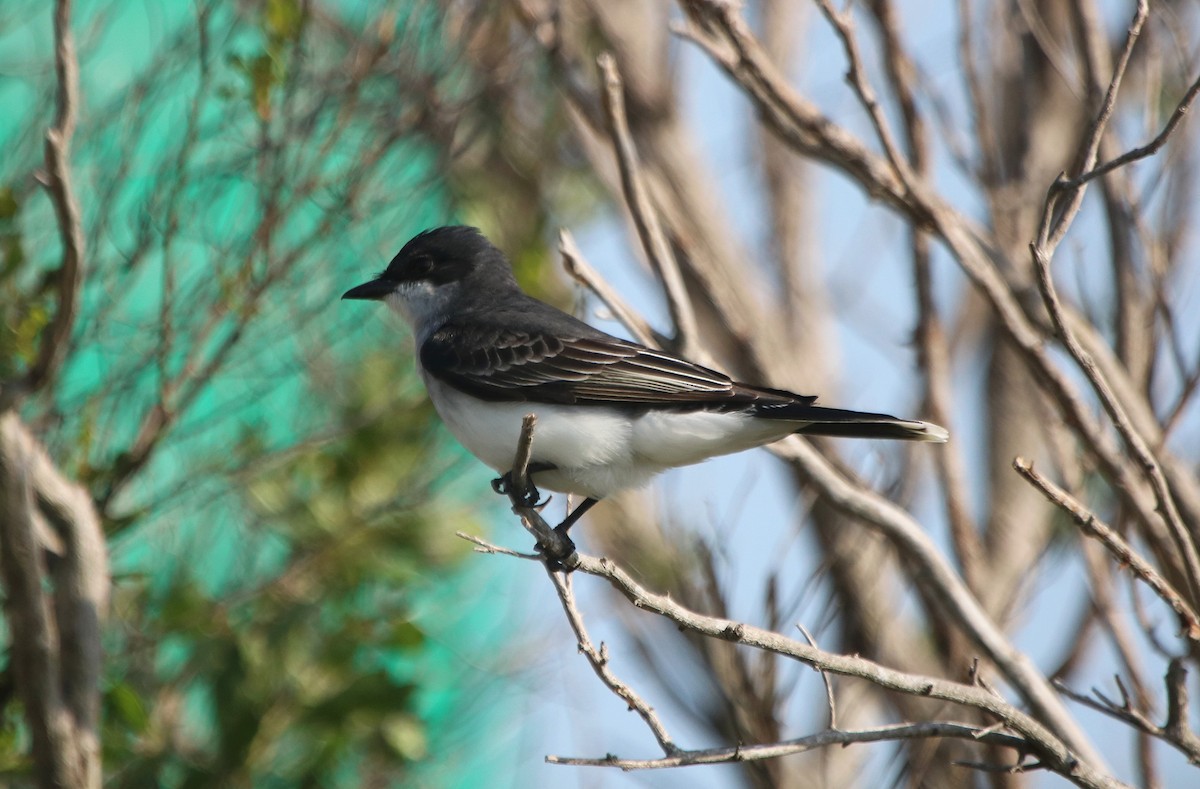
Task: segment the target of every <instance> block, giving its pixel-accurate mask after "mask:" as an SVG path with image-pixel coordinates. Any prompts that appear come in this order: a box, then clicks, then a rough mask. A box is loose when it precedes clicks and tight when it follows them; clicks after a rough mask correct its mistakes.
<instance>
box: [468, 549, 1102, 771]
mask: <svg viewBox="0 0 1200 789" xmlns="http://www.w3.org/2000/svg"><path fill="white" fill-rule="evenodd" d="M472 541H473V542H476V544H480V543H481V541H478V540H472ZM483 545H484V546H485V549H487V550H490V549H491V546H487V544H486V543H484V544H483ZM499 552H503V553H513V554H515V553H516V552H508V551H499ZM539 558H540V557H539ZM575 569H576V571H577V572H583V573H586V574H588V575H595V576H598V577H600V578H603V579H605V580H606V581H608V582H609V583H610V584H611V585H612V586H613V588H614V589H616V590H617V591H618V592H620V593H621V594H622V595H623V596H624V597H625V598H626V599H628V600H629V601H630V603H632V604H633V605H634V607H636V608H639V609H642V610H645V611H649V612H651V613H655V614H658V615H660V616H663V617H666V618H667V619H669V620H671V621H672V622H674V623H675V624H676V625H677V626H679V627H681V628H683V629H685V630H690V631H692V632H695V633H698V634H701V635H705V636H709V637H714V638H720V639H723V640H726V641H731V642H734V643H736V644H741V645H743V646H747V647H751V648H755V649H762V650H765V651H767V652H771V653H774V654H776V655H782V656H784V657H790V658H793V659H796V660H798V661H800V662H802V663H805V664H806V665H808V666H811V667H812V668H814V669H816V670H818V671H822V672H829V673H833V674H841V675H844V676H851V677H858V678H860V679H864V680H867V681H868V682H871V683H874V684H875V685H878V686H880V687H882V688H886V689H888V690H893V691H897V692H900V693H907V694H910V695H914V696H921V697H926V698H934V699H940V700H942V701H949V702H953V703H956V704H962V705H964V706H968V707H973V708H975V709H979V710H982V711H984V712H987V713H989V714H991V715H993V716H995V717H996V718H997V719H998V720H999V721H1000V722H1001V723H1003V724H1004V726H1005V727H1007V728H1008V729H1010V730H1012V731H1013V732H1015V733H1016V734H1015V735H1005V737H1006V739H1004V740H1003V742H1000V741H999V740H996V743H997V744H1002V745H1006V746H1009V747H1014V748H1017V749H1018V750H1021V751H1023V752H1028V753H1033V754H1036V755H1037V756H1038V757H1039V759H1040V760H1041V764H1042V765H1043V766H1044V767H1045V769H1047V770H1050V771H1052V772H1055V773H1058V774H1060V775H1062V776H1064V777H1066V778H1067V779H1068V780H1070V781H1072V782H1073V783H1075V784H1076V785H1078V786H1085V787H1096V788H1097V789H1099V788H1100V787H1105V788H1107V789H1115V788H1116V787H1123V786H1125V784H1123V783H1121V782H1120V781H1117V780H1116V779H1114V778H1112V777H1110V776H1108V775H1105V774H1104V773H1102V772H1100V771H1099V770H1098V769H1097V768H1096V767H1094V766H1093V765H1091V764H1090V763H1088V762H1086V761H1083V760H1081V759H1080V758H1079V757H1078V756H1077V755H1076V754H1075V753H1073V752H1072V751H1071V749H1070V748H1069V747H1068V746H1067V745H1066V744H1064V743H1063V741H1062V740H1060V739H1059V738H1058V737H1057V736H1056V735H1055V734H1054V733H1053V732H1051V730H1050V729H1047V728H1046V727H1045V726H1043V725H1042V724H1041V723H1039V722H1038V721H1037V720H1035V719H1034V718H1032V717H1030V716H1029V715H1028V714H1026V713H1024V712H1022V711H1021V710H1020V709H1019V708H1017V707H1016V706H1014V705H1012V704H1009V703H1008V702H1007V701H1005V700H1004V699H1003V698H1002V697H1000V696H999V695H997V694H996V693H995V692H993V691H989V690H986V689H984V688H981V687H976V686H973V685H964V684H962V683H958V682H952V681H950V680H945V679H939V678H936V677H929V676H922V675H917V674H909V673H906V672H902V671H895V670H893V669H889V668H886V667H884V666H881V665H879V664H878V663H875V662H874V661H871V660H867V659H865V658H861V657H855V656H849V655H839V654H835V653H832V652H825V651H824V650H821V649H818V648H816V647H813V646H811V645H809V644H806V643H804V642H802V641H797V640H795V639H792V638H788V637H786V636H783V635H780V634H779V633H773V632H771V631H769V630H765V629H763V628H759V627H755V626H753V625H748V624H745V623H742V622H735V621H732V620H729V619H723V618H720V617H714V616H706V615H704V614H700V613H697V612H695V611H692V610H691V609H688V608H685V607H684V606H682V605H680V604H679V603H677V602H675V601H674V600H672V599H671V598H670V597H667V596H665V595H659V594H655V593H653V592H651V591H649V590H647V589H646V588H644V587H643V586H641V584H639V583H638V582H637V581H635V580H634V579H633V578H632V577H631V576H630V575H629V574H628V573H627V572H625V571H624V570H622V569H621V568H620V567H618V566H617V565H615V564H614V563H613V562H611V561H609V560H608V559H603V558H596V557H593V556H587V555H584V554H579V555H578V563H577V564H576V567H575ZM552 577H557V576H553V574H552ZM556 588H558V587H557V585H556ZM560 595H561V592H560ZM622 698H624V697H622ZM995 733H996V730H995V728H994V727H986V728H983V727H970V732H969V735H968V736H970V737H971V738H977V737H978V738H979V739H983V740H985V741H990V740H989V737H990V736H991V735H992V734H995ZM840 734H846V733H844V732H825V733H824V734H823V735H816V736H818V737H820V736H830V737H833V738H834V739H833V740H831V742H838V741H839V740H837V739H836V738H837V737H838V736H839V735H840ZM848 736H849V737H850V738H854V737H855V736H857V735H856V734H855V733H853V732H851V733H848ZM913 736H915V735H913ZM931 736H932V735H931ZM950 736H957V735H950ZM880 739H887V738H886V737H883V738H880ZM851 741H853V740H851ZM732 750H733V751H736V750H738V749H737V748H735V749H732ZM683 753H684V754H686V753H689V752H683ZM672 755H678V754H673V753H671V752H669V751H668V756H672ZM736 758H737V757H736V756H729V757H726V758H725V759H724V760H726V761H728V760H734V759H736ZM552 759H553V757H552ZM554 760H555V761H560V760H558V759H554ZM564 763H584V762H575V761H571V762H564ZM586 763H588V764H599V765H604V764H609V763H613V764H614V765H615V766H622V765H619V764H616V763H615V762H610V760H607V759H600V760H591V761H587V762H586ZM697 763H698V762H697ZM647 766H656V765H647ZM662 766H672V765H667V764H664V765H662Z"/></svg>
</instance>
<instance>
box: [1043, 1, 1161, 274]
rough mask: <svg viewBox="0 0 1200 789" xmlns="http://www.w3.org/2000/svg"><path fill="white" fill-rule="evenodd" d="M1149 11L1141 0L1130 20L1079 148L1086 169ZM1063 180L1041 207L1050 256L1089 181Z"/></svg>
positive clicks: (1046, 252) (1103, 130)
mask: <svg viewBox="0 0 1200 789" xmlns="http://www.w3.org/2000/svg"><path fill="white" fill-rule="evenodd" d="M1149 14H1150V4H1149V3H1148V2H1147V0H1138V3H1137V10H1136V11H1135V12H1134V16H1133V21H1132V22H1130V25H1129V32H1128V34H1127V35H1126V37H1125V46H1124V47H1123V48H1122V50H1121V56H1120V57H1119V58H1118V59H1117V65H1116V68H1115V69H1114V70H1113V76H1112V79H1111V80H1110V81H1109V83H1108V89H1107V90H1106V91H1105V94H1104V101H1103V103H1102V104H1101V106H1100V111H1099V112H1098V113H1097V115H1096V119H1095V120H1094V121H1092V125H1091V127H1090V128H1089V129H1088V134H1087V137H1085V138H1084V141H1083V144H1082V145H1081V146H1080V151H1079V160H1078V161H1079V165H1078V167H1079V169H1080V170H1081V171H1085V172H1086V171H1087V170H1089V169H1091V168H1092V166H1093V165H1094V164H1095V162H1096V155H1097V152H1098V151H1099V150H1100V140H1101V138H1103V136H1104V132H1105V130H1106V129H1107V128H1108V121H1109V118H1111V117H1112V113H1113V109H1114V108H1115V107H1116V103H1117V91H1118V90H1120V87H1121V81H1122V80H1123V79H1124V77H1125V68H1126V67H1127V66H1128V65H1129V58H1130V57H1131V56H1132V54H1133V47H1134V44H1136V43H1137V40H1138V37H1139V36H1140V35H1141V32H1142V26H1143V25H1144V24H1145V23H1146V17H1147V16H1149ZM1060 183H1062V182H1061V181H1056V182H1055V183H1054V185H1052V186H1051V187H1050V191H1049V192H1048V193H1047V195H1046V204H1045V206H1044V208H1043V209H1042V220H1041V226H1040V228H1039V229H1038V235H1037V239H1038V240H1037V246H1038V247H1039V248H1041V249H1043V250H1044V251H1045V254H1046V255H1047V257H1049V256H1051V255H1053V254H1054V249H1055V247H1057V246H1058V244H1059V242H1061V241H1062V239H1063V236H1065V235H1066V233H1067V230H1068V229H1070V227H1071V222H1072V221H1073V220H1074V219H1075V215H1076V213H1078V211H1079V206H1080V204H1081V202H1082V201H1083V194H1084V186H1085V184H1086V183H1087V182H1086V181H1084V182H1082V183H1080V184H1079V185H1078V186H1075V187H1072V188H1069V189H1066V188H1063V187H1061V186H1059V184H1060ZM1064 198H1065V199H1066V200H1067V203H1066V205H1062V202H1061V201H1062V199H1064Z"/></svg>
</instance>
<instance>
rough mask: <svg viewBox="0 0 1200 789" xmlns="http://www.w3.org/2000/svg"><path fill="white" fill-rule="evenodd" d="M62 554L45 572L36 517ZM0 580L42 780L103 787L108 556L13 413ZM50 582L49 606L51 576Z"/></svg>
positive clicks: (4, 424) (87, 511) (0, 425)
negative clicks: (102, 702)
mask: <svg viewBox="0 0 1200 789" xmlns="http://www.w3.org/2000/svg"><path fill="white" fill-rule="evenodd" d="M38 517H44V519H45V521H47V522H48V524H49V525H50V527H51V528H52V529H53V530H54V531H55V533H56V536H57V537H59V538H60V540H61V544H62V556H61V558H59V559H57V560H56V561H55V562H54V567H53V569H52V570H51V571H49V572H48V568H47V562H46V561H45V559H44V554H43V551H42V547H41V545H39V542H38V540H37V539H36V537H35V526H34V524H35V521H36V520H37V518H38ZM0 578H2V579H3V585H4V589H5V593H6V594H5V608H6V613H7V616H8V621H9V623H10V628H11V631H12V632H13V633H14V634H19V637H17V638H14V639H12V640H11V645H10V647H11V649H12V664H13V668H14V671H15V673H16V677H17V687H18V691H19V692H20V694H21V699H22V702H23V703H24V706H25V716H26V720H27V721H28V724H29V729H30V735H31V740H32V742H33V760H34V773H35V775H37V776H38V781H39V783H40V784H41V785H44V786H71V787H84V788H86V789H96V788H97V787H99V786H100V740H99V731H98V726H99V720H100V660H101V655H100V622H101V619H102V618H103V616H104V613H105V609H106V607H107V602H108V562H107V555H106V553H105V547H104V536H103V533H102V532H101V530H100V522H99V519H98V518H97V517H96V513H95V510H94V509H93V508H92V506H91V501H90V499H88V497H87V495H86V494H85V493H84V492H83V491H82V490H81V489H79V488H78V487H76V486H75V485H73V484H71V483H70V482H68V481H67V480H66V479H64V478H63V477H62V475H61V474H60V473H59V472H58V470H57V468H55V467H54V464H53V463H52V462H51V461H50V458H49V457H48V456H47V455H46V453H45V450H44V449H43V448H42V447H41V446H40V445H39V444H38V442H37V441H36V440H35V439H34V438H33V436H32V435H30V433H29V432H28V430H26V429H25V427H24V425H22V424H21V422H20V419H19V418H18V417H17V415H16V414H15V413H13V412H11V411H9V412H8V413H6V414H4V415H3V416H0ZM48 578H52V579H53V583H52V587H53V601H54V606H53V608H51V607H50V605H48V599H49V596H48V595H47V593H46V588H45V587H46V585H47V579H48Z"/></svg>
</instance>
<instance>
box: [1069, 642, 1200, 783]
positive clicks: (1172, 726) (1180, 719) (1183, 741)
mask: <svg viewBox="0 0 1200 789" xmlns="http://www.w3.org/2000/svg"><path fill="white" fill-rule="evenodd" d="M1164 682H1165V685H1166V691H1167V720H1166V723H1164V724H1163V725H1162V726H1159V725H1157V724H1156V723H1154V722H1153V721H1152V720H1150V716H1149V715H1147V714H1146V713H1145V712H1143V711H1142V710H1140V709H1138V708H1136V707H1134V706H1133V705H1132V704H1130V702H1129V698H1128V696H1127V694H1124V692H1123V691H1122V701H1121V702H1120V703H1117V702H1115V701H1113V700H1112V699H1110V698H1108V697H1107V696H1106V695H1105V694H1104V693H1102V692H1101V691H1100V690H1098V689H1097V688H1092V695H1091V696H1088V695H1086V694H1083V693H1079V692H1078V691H1074V690H1071V689H1070V688H1068V687H1066V686H1065V685H1063V684H1062V683H1057V685H1058V689H1059V691H1060V692H1062V694H1063V695H1064V696H1067V697H1068V698H1071V699H1074V700H1075V701H1077V702H1079V703H1080V704H1082V705H1084V706H1085V707H1088V708H1090V709H1093V710H1096V711H1097V712H1101V713H1103V714H1105V715H1107V716H1109V717H1110V718H1114V719H1116V720H1119V721H1122V722H1124V723H1127V724H1129V725H1130V726H1132V727H1133V728H1135V729H1137V730H1138V731H1141V732H1145V733H1146V734H1149V735H1151V736H1152V737H1158V738H1160V739H1162V740H1163V741H1165V742H1167V743H1170V744H1171V745H1173V746H1174V747H1175V748H1177V749H1178V750H1179V751H1180V752H1181V753H1183V754H1185V755H1186V756H1187V757H1188V760H1189V761H1191V763H1192V764H1200V736H1197V735H1196V733H1195V732H1194V731H1192V729H1191V727H1190V725H1189V720H1190V717H1189V716H1190V712H1189V710H1188V687H1187V668H1186V667H1185V666H1184V662H1183V659H1182V658H1172V660H1171V662H1170V664H1169V665H1168V666H1167V674H1166V676H1165V677H1164Z"/></svg>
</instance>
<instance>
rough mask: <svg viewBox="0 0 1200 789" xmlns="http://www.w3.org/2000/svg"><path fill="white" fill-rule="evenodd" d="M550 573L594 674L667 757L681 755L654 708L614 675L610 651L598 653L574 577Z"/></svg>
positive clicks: (580, 647) (603, 647) (603, 650)
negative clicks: (634, 715)
mask: <svg viewBox="0 0 1200 789" xmlns="http://www.w3.org/2000/svg"><path fill="white" fill-rule="evenodd" d="M547 573H548V574H549V575H550V581H551V582H552V583H553V584H554V589H555V590H556V591H557V592H558V599H559V601H560V602H561V603H562V607H563V612H564V613H565V614H566V615H567V622H568V623H570V625H571V630H572V631H574V633H575V638H576V640H577V641H578V642H579V651H580V652H582V653H583V656H584V657H586V658H587V661H588V663H589V664H590V665H591V667H592V670H593V671H595V672H596V676H597V677H599V678H600V681H601V682H603V683H604V685H605V687H607V688H608V689H609V690H611V691H612V692H613V693H615V694H616V695H617V696H618V697H619V698H620V699H621V700H622V701H624V702H625V703H626V704H628V705H629V709H631V710H633V711H634V712H636V713H637V714H638V715H639V716H640V717H641V719H642V720H643V721H645V722H646V726H647V727H649V729H650V731H651V732H652V733H653V734H654V739H656V740H658V744H659V746H660V747H661V748H662V749H663V753H665V754H667V756H673V755H674V754H676V753H678V752H679V747H678V746H677V745H675V743H674V741H673V740H672V739H671V735H669V734H668V733H667V729H666V727H665V726H663V724H662V721H661V720H659V718H658V714H657V713H655V712H654V708H653V707H651V706H650V705H649V704H648V703H647V702H646V701H645V700H644V699H643V698H642V697H641V696H639V695H638V694H637V693H636V692H635V691H634V690H633V689H632V688H630V687H629V686H628V685H626V684H625V683H624V682H622V681H621V680H620V679H618V678H617V676H616V674H614V673H613V672H612V669H610V668H609V667H608V649H607V648H606V647H605V646H604V644H601V645H600V648H599V649H596V647H595V646H594V645H593V644H592V640H591V638H589V637H588V634H587V628H585V627H584V624H583V615H582V614H580V613H579V607H578V606H577V605H576V604H575V593H574V591H573V590H572V588H571V587H572V584H571V576H570V575H564V574H562V573H556V572H552V571H550V569H549V568H548V567H547Z"/></svg>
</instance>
